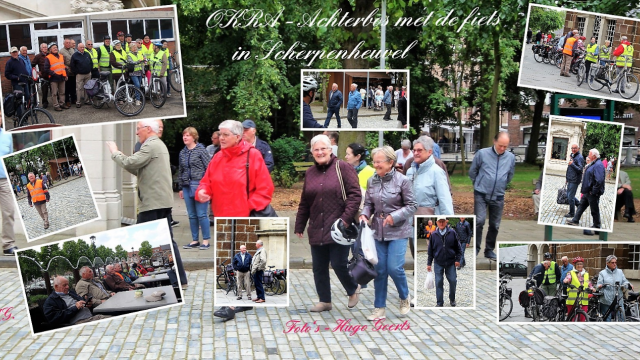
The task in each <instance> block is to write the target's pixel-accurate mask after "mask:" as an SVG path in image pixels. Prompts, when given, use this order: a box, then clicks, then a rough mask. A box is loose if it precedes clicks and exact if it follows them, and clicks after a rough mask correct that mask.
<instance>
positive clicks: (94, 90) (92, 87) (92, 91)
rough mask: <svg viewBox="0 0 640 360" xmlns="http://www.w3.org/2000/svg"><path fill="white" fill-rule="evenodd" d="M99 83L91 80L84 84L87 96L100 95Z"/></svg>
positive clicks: (96, 80)
mask: <svg viewBox="0 0 640 360" xmlns="http://www.w3.org/2000/svg"><path fill="white" fill-rule="evenodd" d="M100 88H101V86H100V81H98V79H91V80H89V81H87V83H86V84H84V90H85V91H86V92H87V95H89V96H91V97H93V96H96V95H98V94H100Z"/></svg>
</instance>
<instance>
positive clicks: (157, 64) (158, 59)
mask: <svg viewBox="0 0 640 360" xmlns="http://www.w3.org/2000/svg"><path fill="white" fill-rule="evenodd" d="M163 56H164V52H163V51H158V53H157V54H153V55H152V56H151V58H150V60H151V71H156V73H157V76H160V77H163V76H167V70H166V69H165V70H164V74H160V71H161V70H162V57H163ZM168 68H169V66H167V69H168Z"/></svg>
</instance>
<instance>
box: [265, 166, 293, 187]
mask: <svg viewBox="0 0 640 360" xmlns="http://www.w3.org/2000/svg"><path fill="white" fill-rule="evenodd" d="M271 179H272V180H273V183H274V184H276V185H277V186H281V187H283V188H285V189H291V187H292V186H293V185H294V184H295V183H297V182H298V180H299V175H298V174H297V173H296V172H295V171H290V170H286V169H274V170H273V172H271Z"/></svg>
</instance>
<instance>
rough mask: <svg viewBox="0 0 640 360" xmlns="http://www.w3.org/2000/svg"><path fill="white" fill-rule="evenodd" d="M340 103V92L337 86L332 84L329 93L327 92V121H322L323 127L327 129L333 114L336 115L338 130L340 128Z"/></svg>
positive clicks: (341, 100) (341, 99)
mask: <svg viewBox="0 0 640 360" xmlns="http://www.w3.org/2000/svg"><path fill="white" fill-rule="evenodd" d="M342 102H343V98H342V92H341V91H340V90H338V84H336V83H334V84H333V86H332V87H331V91H330V92H329V98H328V99H327V119H326V120H325V121H324V127H326V128H328V127H329V124H330V123H331V118H332V117H333V114H336V120H338V128H340V127H341V123H340V107H341V106H342Z"/></svg>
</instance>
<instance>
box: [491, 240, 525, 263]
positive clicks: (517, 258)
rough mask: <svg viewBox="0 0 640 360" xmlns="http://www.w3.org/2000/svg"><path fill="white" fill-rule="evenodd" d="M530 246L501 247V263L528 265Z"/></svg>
mask: <svg viewBox="0 0 640 360" xmlns="http://www.w3.org/2000/svg"><path fill="white" fill-rule="evenodd" d="M528 249H529V245H520V246H511V247H501V248H500V250H499V252H498V254H499V255H500V259H499V260H500V262H507V263H519V264H524V265H527V257H528V252H529V250H528Z"/></svg>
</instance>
